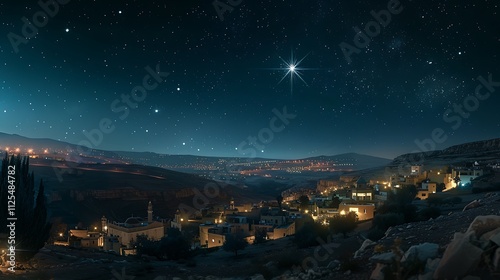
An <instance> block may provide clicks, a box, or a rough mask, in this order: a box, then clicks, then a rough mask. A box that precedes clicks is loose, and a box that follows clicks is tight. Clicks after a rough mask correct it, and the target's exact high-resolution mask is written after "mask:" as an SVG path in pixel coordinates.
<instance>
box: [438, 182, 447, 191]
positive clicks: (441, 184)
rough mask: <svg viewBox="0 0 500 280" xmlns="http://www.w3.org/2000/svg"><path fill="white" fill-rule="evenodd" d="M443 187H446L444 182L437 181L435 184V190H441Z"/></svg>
mask: <svg viewBox="0 0 500 280" xmlns="http://www.w3.org/2000/svg"><path fill="white" fill-rule="evenodd" d="M444 189H446V184H445V183H439V184H438V185H437V186H436V192H442V191H443V190H444Z"/></svg>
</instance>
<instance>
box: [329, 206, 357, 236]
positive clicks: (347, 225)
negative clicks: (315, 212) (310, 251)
mask: <svg viewBox="0 0 500 280" xmlns="http://www.w3.org/2000/svg"><path fill="white" fill-rule="evenodd" d="M356 220H357V215H356V213H354V212H349V213H348V214H347V215H345V216H338V217H334V218H332V219H331V220H330V229H331V231H332V232H333V233H342V234H343V235H344V238H345V237H347V234H348V233H349V232H351V231H353V230H354V229H356V227H357V226H358V225H357V224H356Z"/></svg>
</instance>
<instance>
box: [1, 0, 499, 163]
mask: <svg viewBox="0 0 500 280" xmlns="http://www.w3.org/2000/svg"><path fill="white" fill-rule="evenodd" d="M66 1H67V0H66ZM12 2H13V1H12ZM42 2H43V0H42ZM45 2H49V1H45ZM60 2H61V3H63V2H64V1H62V0H60ZM163 2H166V1H147V0H143V1H83V0H81V1H78V0H72V1H68V3H66V4H64V5H63V4H58V6H59V10H58V11H57V12H54V13H53V14H54V15H53V17H51V16H49V17H48V19H47V20H46V21H47V22H46V23H45V24H44V23H43V20H45V18H43V16H40V17H38V18H37V19H36V20H38V24H37V25H38V26H41V27H37V30H36V31H37V32H35V33H36V36H33V37H31V38H29V39H24V38H22V37H25V36H28V37H30V36H31V35H30V34H29V33H26V34H24V35H23V33H22V29H23V24H24V23H23V20H22V18H23V17H26V18H27V19H28V20H30V21H31V22H33V15H35V14H37V12H39V11H43V9H42V8H41V6H39V4H37V2H36V1H16V3H9V4H5V3H3V4H0V16H1V21H2V25H1V26H0V34H2V36H1V39H0V55H1V57H2V63H1V64H0V73H1V76H0V131H2V132H6V133H16V134H20V135H23V136H27V137H47V138H53V139H58V140H63V141H68V142H71V143H75V144H78V143H80V142H81V141H83V140H88V139H87V138H88V137H86V136H85V134H84V131H87V132H90V131H93V132H95V130H94V129H99V123H100V121H101V120H103V119H104V120H106V119H110V120H111V121H112V125H113V127H114V130H113V131H112V132H110V133H102V136H103V137H102V141H97V142H95V143H91V141H89V143H91V144H92V146H93V147H94V148H97V149H107V150H126V151H132V150H133V151H153V152H158V153H169V154H194V155H211V156H242V154H243V152H244V151H245V152H246V156H252V151H257V155H258V156H259V157H270V158H298V157H307V156H315V155H322V154H338V153H344V152H359V153H366V154H370V155H377V156H382V157H387V158H391V157H394V156H396V155H398V154H401V153H406V152H411V151H413V150H417V149H418V146H417V145H416V144H415V140H422V139H425V138H431V137H432V131H433V130H435V129H436V128H442V130H443V131H444V133H445V134H446V136H447V138H446V141H441V142H443V143H439V144H437V145H436V148H444V147H448V146H451V145H454V144H458V143H463V142H468V141H474V140H483V139H489V138H496V137H499V136H500V135H499V128H500V124H499V121H498V119H499V118H498V117H499V116H500V113H499V111H498V108H497V107H498V106H497V104H498V102H499V100H500V97H499V92H500V87H494V88H493V90H495V89H496V88H498V89H497V90H495V91H494V92H491V94H490V96H487V97H486V93H490V91H489V90H488V88H487V87H486V86H483V88H482V89H481V91H480V92H481V95H480V96H481V97H484V98H483V99H482V100H480V99H478V98H477V97H476V99H473V98H472V97H470V98H467V96H468V95H473V96H474V92H475V89H476V87H478V85H481V83H480V82H479V81H478V80H477V78H478V77H479V76H483V77H484V78H485V79H486V80H488V75H489V74H491V75H492V78H491V79H492V81H500V72H499V71H498V65H499V57H498V49H499V47H500V29H499V26H500V22H499V19H498V18H499V16H498V12H499V4H498V2H495V1H477V2H474V3H469V2H464V1H459V0H455V1H439V2H435V1H401V2H400V5H396V4H397V3H396V2H391V1H349V2H348V3H347V2H346V1H337V2H335V1H326V0H318V1H306V0H298V1H276V0H273V1H270V0H262V1H253V0H252V1H250V0H242V1H241V4H239V5H238V6H235V7H233V8H232V9H233V10H232V12H229V11H226V12H224V13H223V17H224V20H221V18H220V17H219V16H218V13H217V11H216V9H215V7H214V5H213V3H212V2H211V1H204V3H203V4H194V3H191V1H170V3H169V4H164V3H163ZM220 2H221V3H227V2H226V1H223V0H221V1H220ZM232 2H233V3H237V2H238V1H232ZM343 2H346V3H343ZM388 3H389V4H390V5H391V4H394V3H396V4H394V5H395V6H394V7H393V9H394V11H393V12H395V13H393V14H391V20H390V21H387V20H386V23H387V24H384V25H386V26H385V27H384V26H381V25H380V24H375V25H376V26H375V25H373V23H372V24H371V26H372V28H377V26H378V27H380V32H378V30H376V29H372V32H375V33H373V34H375V35H374V36H373V38H371V40H370V41H371V42H370V44H369V45H368V46H364V45H362V44H361V43H359V42H358V43H359V44H358V46H356V44H355V42H353V40H354V36H355V35H356V32H355V31H354V30H353V27H359V28H360V29H361V30H364V29H365V26H366V25H367V23H368V24H369V25H370V22H372V21H374V17H373V15H372V14H371V13H370V12H371V11H372V10H374V11H375V12H377V13H378V12H379V11H380V10H387V9H388ZM220 7H222V6H219V8H220ZM49 8H51V9H52V10H53V11H55V10H54V6H50V7H49ZM397 9H399V10H398V12H396V10H397ZM37 15H43V13H38V14H37ZM386 19H387V18H386ZM382 20H383V16H382ZM40 22H41V23H40ZM42 25H43V26H42ZM31 27H36V24H33V25H32V26H31ZM378 33H379V34H378ZM11 41H12V42H15V43H14V45H17V46H15V47H14V46H13V44H12V43H11ZM343 42H344V43H346V44H349V45H351V46H352V48H354V47H356V48H357V50H359V51H357V52H356V53H353V54H351V55H350V59H351V60H352V61H351V63H348V62H347V60H346V57H345V55H344V53H343V52H342V50H341V47H340V46H339V45H340V44H341V43H343ZM344 46H346V45H345V44H344ZM16 48H17V52H16V50H15V49H16ZM291 52H293V55H294V57H295V58H296V59H299V60H300V59H301V58H303V57H304V56H306V55H307V57H306V58H305V59H304V60H303V61H302V62H301V64H300V65H298V66H297V68H298V69H300V68H309V69H307V70H303V71H300V74H301V77H302V78H303V79H304V81H305V83H304V82H303V81H301V80H300V79H299V77H297V76H296V74H295V73H296V72H294V73H293V74H294V82H293V91H292V90H291V87H290V75H288V76H287V77H285V79H284V80H283V81H282V82H281V83H279V82H280V80H281V79H282V77H283V76H284V75H285V74H286V72H287V70H286V69H285V68H287V67H288V65H287V64H286V63H284V62H283V61H282V60H281V58H282V59H283V60H285V61H287V62H289V61H290V58H291ZM157 65H159V69H160V72H168V73H169V75H168V76H166V74H162V76H159V77H157V78H158V79H161V80H162V81H161V83H158V84H157V85H156V82H157V81H156V80H155V79H154V78H153V77H151V79H147V85H149V86H151V88H152V87H153V86H154V85H156V87H155V88H154V89H152V90H149V91H147V93H146V95H145V96H144V98H143V100H142V99H140V100H141V101H140V102H134V103H136V104H137V108H133V106H129V105H126V102H125V101H124V100H122V97H121V96H122V95H130V94H131V91H132V90H133V89H140V88H135V87H136V86H142V85H143V79H144V78H145V76H146V75H148V74H149V75H150V76H153V75H151V74H150V72H151V71H150V72H148V71H147V70H146V69H145V67H148V66H149V67H151V68H152V69H155V68H156V67H157ZM279 68H283V69H281V70H280V69H279ZM298 69H297V70H298ZM306 83H307V84H306ZM490 89H491V88H490ZM139 93H140V92H139ZM139 97H140V96H139ZM115 100H118V101H115ZM464 101H465V102H466V103H467V102H469V103H468V105H467V106H465V107H464V108H469V109H474V110H472V111H471V112H468V111H464V112H463V114H462V115H461V113H460V112H459V111H458V109H455V108H454V105H453V104H458V105H461V106H463V104H464ZM476 101H478V102H476ZM130 102H132V101H130ZM113 103H114V106H112V104H113ZM112 107H114V109H115V110H114V111H113V110H112ZM123 107H128V108H129V109H128V113H125V111H122V109H123ZM284 107H286V109H287V112H288V114H293V115H294V116H295V117H294V118H289V119H286V118H285V124H286V125H284V126H283V125H282V124H283V120H281V119H280V118H277V117H276V110H278V111H280V112H281V114H283V112H282V111H283V108H284ZM448 109H451V110H452V111H451V113H450V114H448V115H449V116H448V121H447V122H446V121H445V120H444V119H443V116H444V115H445V112H446V111H447V110H448ZM273 110H274V112H273ZM464 110H465V109H464ZM466 113H468V114H466ZM125 114H127V115H126V116H125ZM275 117H276V119H277V120H276V121H273V122H270V121H271V120H273V119H274V118H275ZM282 118H283V117H282ZM104 122H105V121H104ZM272 124H274V126H273V125H272ZM105 126H107V124H105ZM101 131H102V130H101ZM96 135H97V134H95V133H94V134H93V136H96ZM248 137H255V138H256V140H255V142H256V143H254V144H253V146H252V144H250V143H249V142H250V141H249V139H248ZM259 137H260V138H259ZM262 139H263V140H265V141H264V142H262ZM97 140H101V139H97ZM245 141H246V142H245ZM238 147H239V150H237V149H236V148H238Z"/></svg>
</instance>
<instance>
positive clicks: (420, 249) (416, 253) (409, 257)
mask: <svg viewBox="0 0 500 280" xmlns="http://www.w3.org/2000/svg"><path fill="white" fill-rule="evenodd" d="M438 250H439V245H438V244H434V243H428V242H426V243H422V244H419V245H414V246H411V247H410V249H408V251H406V253H405V254H404V256H403V259H402V261H403V262H405V261H413V260H419V261H421V262H426V261H427V259H433V258H435V257H437V255H438Z"/></svg>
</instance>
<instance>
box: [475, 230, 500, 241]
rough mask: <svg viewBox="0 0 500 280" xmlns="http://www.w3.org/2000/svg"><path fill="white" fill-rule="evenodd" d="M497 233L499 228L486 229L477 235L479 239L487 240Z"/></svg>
mask: <svg viewBox="0 0 500 280" xmlns="http://www.w3.org/2000/svg"><path fill="white" fill-rule="evenodd" d="M497 233H500V228H497V229H494V230H491V231H488V232H487V233H485V234H483V235H481V237H479V241H482V242H485V241H488V240H490V238H491V237H492V236H494V235H496V234H497Z"/></svg>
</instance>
